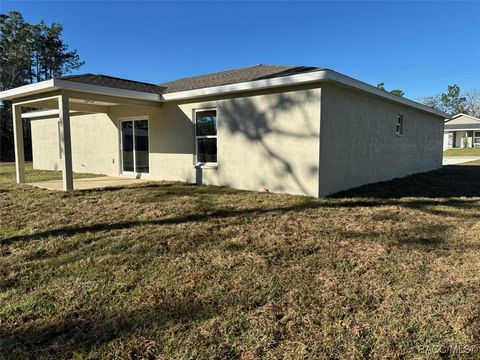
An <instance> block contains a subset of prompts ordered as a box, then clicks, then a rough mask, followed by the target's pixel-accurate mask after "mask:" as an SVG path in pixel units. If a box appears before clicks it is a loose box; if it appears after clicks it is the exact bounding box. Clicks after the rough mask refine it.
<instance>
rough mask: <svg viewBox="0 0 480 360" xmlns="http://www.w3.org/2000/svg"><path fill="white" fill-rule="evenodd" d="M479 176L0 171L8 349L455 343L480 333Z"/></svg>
mask: <svg viewBox="0 0 480 360" xmlns="http://www.w3.org/2000/svg"><path fill="white" fill-rule="evenodd" d="M28 174H29V176H30V178H32V177H34V178H35V179H36V181H37V180H38V179H39V178H42V179H45V180H46V179H49V178H51V177H56V176H58V174H56V173H49V172H36V171H33V170H29V172H28ZM479 181H480V170H479V168H478V167H477V166H453V167H446V168H444V169H443V170H441V171H438V172H433V173H429V174H424V175H417V176H412V177H408V178H404V179H399V180H394V181H392V182H388V183H384V184H378V185H372V186H366V187H363V188H360V189H356V190H354V191H351V192H349V193H344V194H340V195H339V196H338V197H336V198H330V199H321V200H316V199H311V198H305V197H298V196H288V195H277V194H268V193H253V192H245V191H236V190H230V189H225V188H217V187H209V186H195V185H188V184H181V183H167V182H164V183H145V184H140V185H136V186H129V187H123V188H112V189H106V190H103V191H102V190H88V191H78V192H75V193H73V194H65V193H60V192H51V191H47V190H41V189H37V188H33V187H29V186H18V185H16V184H14V173H13V168H11V167H2V168H0V205H1V206H0V358H2V357H3V358H5V359H10V358H11V359H18V358H55V359H62V358H64V359H70V358H102V359H118V358H131V359H139V358H145V359H147V358H148V359H150V358H152V359H153V358H158V359H171V358H177V359H191V358H205V359H207V358H208V359H211V358H214V359H215V358H216V359H224V358H238V359H254V358H271V359H273V358H365V357H371V358H385V357H388V358H411V357H414V358H430V357H431V356H432V355H428V354H423V353H422V352H421V351H420V349H422V348H423V347H425V346H437V347H440V348H441V349H443V350H444V353H443V354H436V355H435V356H438V357H457V355H458V354H455V353H454V351H455V349H460V348H462V347H466V346H476V345H478V344H479V343H480V327H479V325H478V324H479V322H478V321H479V304H480V295H479V294H480V292H479V290H480V289H479V279H480V270H479V269H480V260H479V259H480V225H479V216H480V215H479V214H480V212H479V206H480V190H479V189H480V188H479V187H478V184H479V183H480V182H479ZM475 355H478V353H477V354H463V355H462V356H464V357H472V356H473V357H475Z"/></svg>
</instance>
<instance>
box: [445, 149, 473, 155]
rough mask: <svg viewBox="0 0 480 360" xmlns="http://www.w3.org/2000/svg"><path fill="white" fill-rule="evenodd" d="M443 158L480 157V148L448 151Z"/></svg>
mask: <svg viewBox="0 0 480 360" xmlns="http://www.w3.org/2000/svg"><path fill="white" fill-rule="evenodd" d="M443 156H480V148H462V149H447V150H445V151H444V152H443Z"/></svg>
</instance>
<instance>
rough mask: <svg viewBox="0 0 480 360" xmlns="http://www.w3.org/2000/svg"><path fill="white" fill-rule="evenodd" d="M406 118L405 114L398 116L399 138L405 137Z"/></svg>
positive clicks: (397, 129)
mask: <svg viewBox="0 0 480 360" xmlns="http://www.w3.org/2000/svg"><path fill="white" fill-rule="evenodd" d="M404 120H405V117H404V116H403V114H397V125H396V134H397V136H399V137H400V136H403V124H404Z"/></svg>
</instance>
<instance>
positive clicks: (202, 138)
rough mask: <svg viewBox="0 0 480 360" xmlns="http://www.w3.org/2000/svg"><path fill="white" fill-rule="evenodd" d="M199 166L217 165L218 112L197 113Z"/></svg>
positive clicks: (202, 111) (196, 134) (196, 131)
mask: <svg viewBox="0 0 480 360" xmlns="http://www.w3.org/2000/svg"><path fill="white" fill-rule="evenodd" d="M195 142H196V153H197V164H200V165H203V164H217V110H215V109H208V110H197V111H195Z"/></svg>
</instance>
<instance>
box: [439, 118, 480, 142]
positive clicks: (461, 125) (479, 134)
mask: <svg viewBox="0 0 480 360" xmlns="http://www.w3.org/2000/svg"><path fill="white" fill-rule="evenodd" d="M465 147H469V148H472V147H480V119H478V118H476V117H473V116H470V115H466V114H458V115H455V116H453V117H452V118H451V119H447V120H446V121H445V130H444V135H443V148H444V149H452V148H465Z"/></svg>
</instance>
